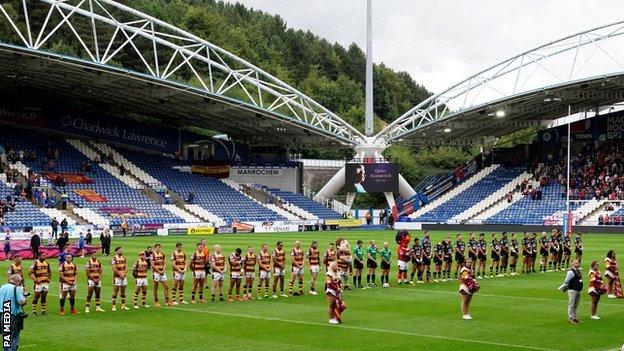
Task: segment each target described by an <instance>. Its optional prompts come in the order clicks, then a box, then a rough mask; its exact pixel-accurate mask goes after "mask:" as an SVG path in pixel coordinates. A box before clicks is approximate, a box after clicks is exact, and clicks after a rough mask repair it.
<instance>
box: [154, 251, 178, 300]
mask: <svg viewBox="0 0 624 351" xmlns="http://www.w3.org/2000/svg"><path fill="white" fill-rule="evenodd" d="M150 261H151V264H152V280H153V281H154V306H156V307H160V302H159V301H158V284H159V283H160V284H161V285H162V287H163V293H164V295H165V305H166V306H169V307H171V306H173V305H172V304H171V301H169V284H167V273H165V253H164V252H162V246H161V245H160V244H156V245H154V252H153V253H152V257H151V259H150Z"/></svg>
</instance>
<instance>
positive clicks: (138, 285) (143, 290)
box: [132, 251, 149, 309]
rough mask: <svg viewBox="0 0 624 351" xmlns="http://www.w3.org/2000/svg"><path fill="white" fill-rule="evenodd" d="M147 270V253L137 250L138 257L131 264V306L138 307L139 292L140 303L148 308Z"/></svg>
mask: <svg viewBox="0 0 624 351" xmlns="http://www.w3.org/2000/svg"><path fill="white" fill-rule="evenodd" d="M147 271H149V262H148V261H147V255H146V254H145V251H141V252H139V259H138V260H136V261H135V262H134V265H133V266H132V276H133V277H134V279H135V280H134V281H135V288H134V295H133V296H132V306H133V307H134V308H135V309H138V308H139V304H138V301H139V293H140V294H141V305H142V306H143V307H145V308H149V306H148V305H146V301H145V300H146V299H147Z"/></svg>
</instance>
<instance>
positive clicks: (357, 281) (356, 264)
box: [353, 240, 364, 288]
mask: <svg viewBox="0 0 624 351" xmlns="http://www.w3.org/2000/svg"><path fill="white" fill-rule="evenodd" d="M362 244H364V242H363V241H362V240H358V241H357V243H356V244H355V247H354V248H353V286H354V287H356V288H362V270H363V269H364V249H363V248H362Z"/></svg>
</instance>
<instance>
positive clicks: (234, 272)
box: [228, 248, 243, 302]
mask: <svg viewBox="0 0 624 351" xmlns="http://www.w3.org/2000/svg"><path fill="white" fill-rule="evenodd" d="M242 253H243V250H242V249H241V248H237V249H236V250H235V251H234V252H233V253H232V254H231V255H230V257H228V263H229V264H230V286H229V288H228V302H232V301H234V296H233V295H232V293H233V292H235V293H236V301H242V299H241V297H240V286H241V279H242V276H243V274H242V270H243V256H242V255H241V254H242Z"/></svg>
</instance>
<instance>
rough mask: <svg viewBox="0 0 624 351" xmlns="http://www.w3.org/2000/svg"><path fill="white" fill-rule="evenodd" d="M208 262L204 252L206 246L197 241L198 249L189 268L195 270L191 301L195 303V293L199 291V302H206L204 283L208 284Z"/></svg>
mask: <svg viewBox="0 0 624 351" xmlns="http://www.w3.org/2000/svg"><path fill="white" fill-rule="evenodd" d="M206 262H208V257H206V255H205V254H204V246H203V245H202V244H201V243H197V245H196V250H195V252H193V255H192V256H191V261H190V263H189V268H190V269H191V271H193V290H192V291H191V303H195V293H196V292H198V293H199V302H200V303H206V300H205V299H204V285H205V284H206Z"/></svg>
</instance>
